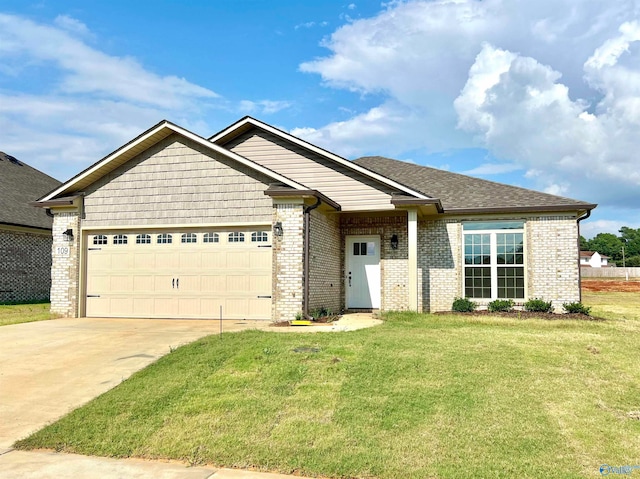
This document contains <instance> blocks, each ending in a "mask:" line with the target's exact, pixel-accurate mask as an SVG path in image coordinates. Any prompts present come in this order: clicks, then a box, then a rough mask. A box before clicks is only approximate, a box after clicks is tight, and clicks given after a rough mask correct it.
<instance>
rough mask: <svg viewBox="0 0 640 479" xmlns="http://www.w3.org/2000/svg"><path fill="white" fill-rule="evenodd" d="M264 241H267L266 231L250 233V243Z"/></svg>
mask: <svg viewBox="0 0 640 479" xmlns="http://www.w3.org/2000/svg"><path fill="white" fill-rule="evenodd" d="M266 241H269V236H268V235H267V232H266V231H254V232H253V233H251V242H252V243H264V242H266Z"/></svg>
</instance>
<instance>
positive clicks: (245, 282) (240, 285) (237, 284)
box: [226, 275, 249, 294]
mask: <svg viewBox="0 0 640 479" xmlns="http://www.w3.org/2000/svg"><path fill="white" fill-rule="evenodd" d="M226 285H227V291H226V292H227V293H229V294H233V293H243V292H245V291H249V278H248V277H247V276H240V275H237V276H231V275H230V276H227V281H226Z"/></svg>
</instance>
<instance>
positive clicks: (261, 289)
mask: <svg viewBox="0 0 640 479" xmlns="http://www.w3.org/2000/svg"><path fill="white" fill-rule="evenodd" d="M249 288H250V289H251V291H256V292H258V293H260V294H261V295H270V294H271V276H270V275H269V276H265V275H254V276H250V277H249Z"/></svg>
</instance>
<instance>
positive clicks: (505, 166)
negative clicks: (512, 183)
mask: <svg viewBox="0 0 640 479" xmlns="http://www.w3.org/2000/svg"><path fill="white" fill-rule="evenodd" d="M521 169H522V167H521V166H520V165H518V164H515V163H485V164H483V165H480V166H477V167H475V168H472V169H470V170H467V171H463V172H462V173H464V174H465V175H501V174H504V173H512V172H514V171H518V170H521Z"/></svg>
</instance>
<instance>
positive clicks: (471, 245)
mask: <svg viewBox="0 0 640 479" xmlns="http://www.w3.org/2000/svg"><path fill="white" fill-rule="evenodd" d="M462 229H463V236H464V241H463V244H464V246H463V247H464V251H463V254H464V295H465V297H467V298H486V299H523V298H524V297H525V291H524V289H525V288H524V221H469V222H464V223H463V224H462Z"/></svg>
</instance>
